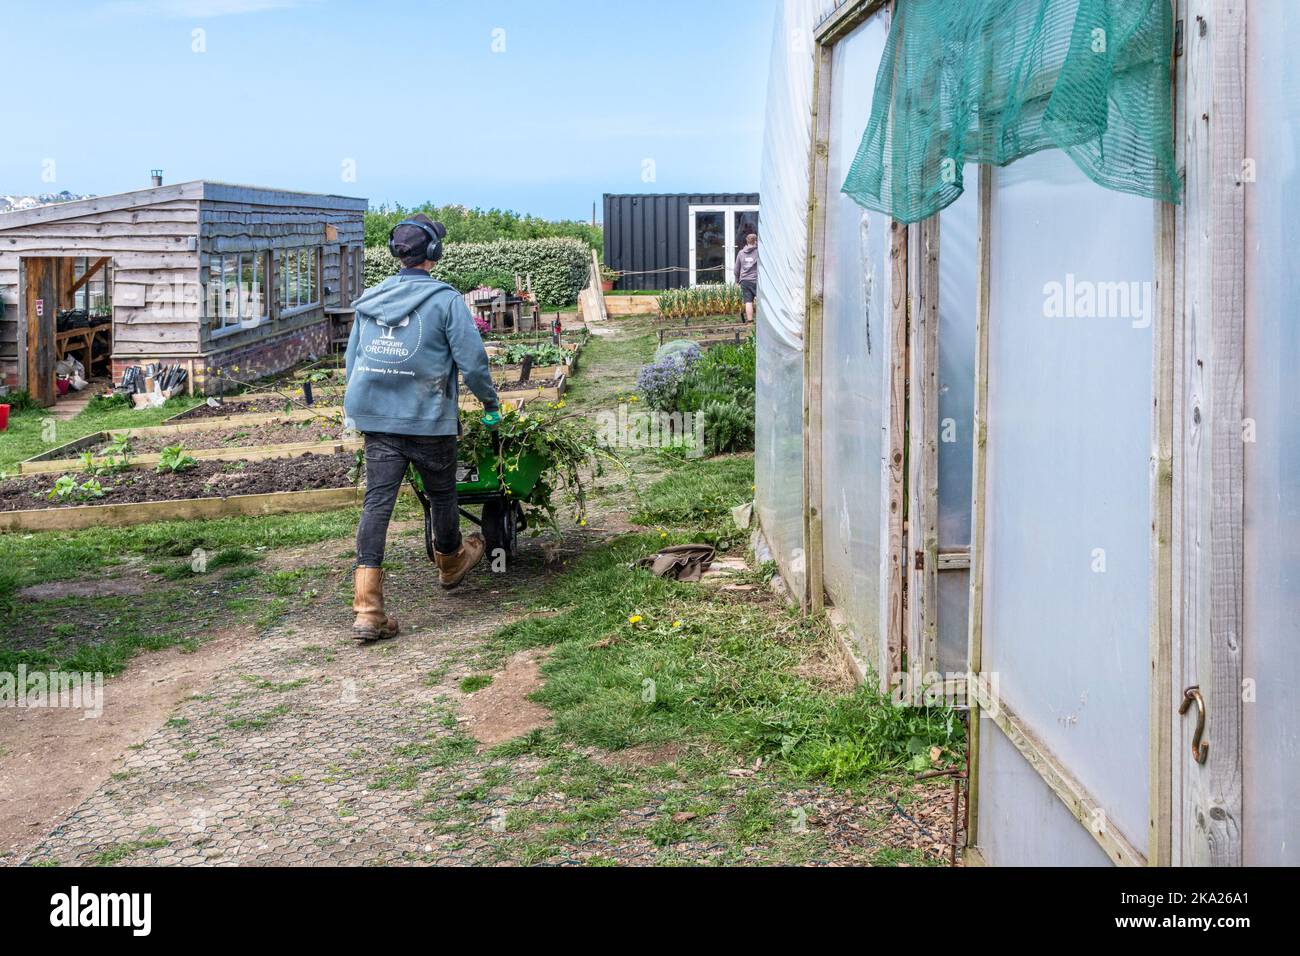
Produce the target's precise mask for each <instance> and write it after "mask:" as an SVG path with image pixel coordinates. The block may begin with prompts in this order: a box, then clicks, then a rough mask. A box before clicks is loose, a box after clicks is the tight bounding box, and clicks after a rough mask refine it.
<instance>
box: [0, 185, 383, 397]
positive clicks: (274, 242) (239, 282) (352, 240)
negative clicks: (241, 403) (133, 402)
mask: <svg viewBox="0 0 1300 956" xmlns="http://www.w3.org/2000/svg"><path fill="white" fill-rule="evenodd" d="M366 208H367V202H366V200H365V199H357V198H353V197H348V196H331V195H321V194H313V193H300V192H289V191H286V190H279V189H265V188H259V187H253V186H235V185H229V184H226V183H215V182H206V181H195V182H187V183H179V184H177V185H174V186H162V185H156V186H154V187H152V188H149V189H139V190H135V191H132V192H126V193H119V194H117V195H113V196H102V197H96V198H93V199H83V200H77V201H75V202H67V203H60V204H57V205H50V206H41V207H38V208H35V209H27V210H23V211H20V212H12V213H5V214H0V302H3V304H4V310H3V313H4V314H3V318H2V319H0V378H2V380H3V381H4V383H5V384H7V385H9V386H10V387H11V388H15V389H19V390H25V391H27V392H28V393H30V395H31V396H32V397H33V398H34V399H35V400H37V401H39V402H41V403H42V404H46V405H49V404H52V403H54V402H55V400H56V398H57V388H56V380H55V366H56V363H57V362H58V361H59V359H60V358H61V357H62V356H63V355H64V354H68V355H71V356H74V357H77V358H79V359H83V364H90V365H93V369H87V371H88V372H91V371H94V372H96V373H98V374H105V375H106V374H111V375H112V377H113V380H114V381H119V380H120V379H121V375H122V372H123V371H124V370H125V369H126V368H128V367H130V366H133V365H139V366H143V365H146V364H148V363H151V362H160V363H165V364H169V365H174V364H179V365H182V366H184V367H185V368H186V369H187V370H188V371H189V373H190V387H191V389H192V390H193V391H195V392H199V393H203V392H206V391H207V390H209V389H211V388H212V386H213V384H214V379H215V378H216V375H215V373H216V371H217V370H218V369H226V370H233V369H235V368H238V369H239V372H238V377H239V378H241V379H245V380H247V379H251V378H257V377H261V376H264V375H268V374H271V373H274V372H277V371H281V370H283V369H285V368H289V367H290V366H292V365H294V364H296V363H298V362H300V361H302V360H304V359H306V358H309V357H311V356H321V355H325V354H327V353H328V352H329V351H330V350H331V348H332V345H333V339H334V338H336V337H337V336H336V331H335V325H336V324H337V325H338V326H339V327H340V331H341V330H342V328H343V327H346V325H347V322H348V321H349V320H350V318H351V310H350V306H351V303H352V302H353V300H354V299H355V298H356V297H357V296H358V295H359V294H360V293H361V291H362V289H363V288H364V282H363V278H362V276H363V272H362V253H363V246H364V217H365V211H366ZM91 330H93V331H91Z"/></svg>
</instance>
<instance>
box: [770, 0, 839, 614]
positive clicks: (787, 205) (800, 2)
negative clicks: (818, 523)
mask: <svg viewBox="0 0 1300 956" xmlns="http://www.w3.org/2000/svg"><path fill="white" fill-rule="evenodd" d="M834 6H835V4H834V2H833V0H785V2H784V3H783V4H782V5H781V7H780V8H779V9H778V11H777V16H776V26H775V30H774V32H773V38H772V57H771V64H770V72H769V76H768V90H767V121H766V126H765V129H764V133H763V160H762V170H761V174H760V183H759V194H760V195H761V196H762V197H763V212H762V215H763V254H762V256H761V257H760V262H759V271H758V318H757V322H758V328H757V338H758V387H757V394H756V399H755V401H756V410H757V419H758V423H757V429H756V435H755V454H754V471H755V484H756V486H757V490H756V495H755V497H756V501H757V506H758V516H759V523H760V524H761V526H762V528H763V532H764V534H765V535H766V537H767V542H768V546H769V547H770V548H771V549H772V552H773V554H774V556H775V557H776V560H777V563H778V564H779V565H780V567H781V573H782V575H783V576H784V577H785V579H786V582H787V583H788V584H789V586H790V588H791V589H792V590H793V591H794V593H795V594H802V593H803V590H804V581H805V576H804V557H803V548H804V540H803V497H804V495H803V325H804V284H805V273H806V265H805V257H806V253H807V249H808V242H807V207H808V150H809V147H810V145H811V140H812V105H813V104H812V77H813V53H814V43H813V32H814V29H815V28H816V25H817V22H818V21H819V20H820V19H821V18H822V17H823V16H824V15H825V14H826V13H829V12H830V11H831V10H832V9H834Z"/></svg>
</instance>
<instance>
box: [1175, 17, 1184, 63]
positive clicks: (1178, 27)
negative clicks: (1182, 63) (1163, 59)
mask: <svg viewBox="0 0 1300 956" xmlns="http://www.w3.org/2000/svg"><path fill="white" fill-rule="evenodd" d="M1182 55H1183V21H1182V20H1179V21H1178V22H1177V23H1175V24H1174V56H1175V57H1179V56H1182Z"/></svg>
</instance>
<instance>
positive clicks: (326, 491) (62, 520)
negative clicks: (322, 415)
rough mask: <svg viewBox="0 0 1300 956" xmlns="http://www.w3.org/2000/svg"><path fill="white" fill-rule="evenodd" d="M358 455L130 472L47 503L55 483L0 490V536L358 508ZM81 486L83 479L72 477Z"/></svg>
mask: <svg viewBox="0 0 1300 956" xmlns="http://www.w3.org/2000/svg"><path fill="white" fill-rule="evenodd" d="M355 464H356V455H355V454H349V453H344V454H333V455H305V456H303V457H300V458H295V459H293V460H288V459H283V458H271V459H266V460H262V461H246V460H243V461H235V462H214V461H201V462H199V463H198V464H197V465H196V466H194V467H193V468H191V469H189V470H188V471H183V472H179V473H175V474H173V473H170V472H167V473H163V474H159V473H157V472H156V471H154V470H153V469H145V468H132V469H129V470H126V471H122V472H118V473H116V474H113V475H108V476H104V477H102V478H100V479H99V480H100V484H101V486H102V491H103V494H102V497H96V498H89V499H85V500H78V499H77V498H75V497H69V498H68V499H67V500H63V501H59V500H53V501H52V500H50V497H49V492H50V490H51V488H52V487H53V484H54V476H52V475H42V476H32V477H21V478H13V479H10V480H8V481H5V482H0V531H23V530H26V531H40V530H74V529H77V528H88V527H111V526H121V525H129V524H140V523H143V522H148V521H167V520H173V519H181V518H215V517H221V516H225V515H237V514H251V515H257V514H284V513H292V512H300V511H320V510H328V509H330V508H338V507H346V506H348V505H351V504H355V503H356V502H357V501H359V500H360V492H359V491H358V490H357V488H356V487H355V485H354V484H353V481H352V475H351V474H350V472H352V470H353V467H354V465H355ZM76 477H77V479H78V482H79V483H80V481H81V479H82V478H83V477H84V476H76Z"/></svg>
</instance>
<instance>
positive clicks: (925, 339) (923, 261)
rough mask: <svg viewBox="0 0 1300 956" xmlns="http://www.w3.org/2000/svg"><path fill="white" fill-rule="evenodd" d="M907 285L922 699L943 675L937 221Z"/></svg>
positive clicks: (915, 681)
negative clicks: (929, 681) (910, 291)
mask: <svg viewBox="0 0 1300 956" xmlns="http://www.w3.org/2000/svg"><path fill="white" fill-rule="evenodd" d="M909 234H910V236H911V237H912V249H911V251H910V253H909V256H908V272H909V284H910V285H911V286H912V287H913V288H914V289H915V290H916V292H915V295H914V296H913V299H912V305H913V308H911V309H910V310H909V311H908V316H909V320H908V364H909V369H910V374H909V375H908V383H909V389H908V407H909V420H908V436H909V443H910V448H911V452H910V455H909V456H908V457H909V467H910V470H911V475H910V479H911V480H910V481H909V483H908V519H907V559H908V564H907V567H908V578H909V580H910V582H911V587H910V588H909V589H908V630H907V633H908V655H907V669H908V674H909V676H910V678H911V686H912V691H913V694H914V695H915V699H916V701H917V702H918V703H919V702H920V699H921V695H922V692H923V690H924V678H925V675H927V674H934V673H937V672H938V669H939V645H938V628H937V619H938V615H937V612H936V609H937V607H938V601H939V523H938V504H939V379H938V366H939V217H938V215H934V216H931V217H929V218H928V219H926V220H925V221H923V222H921V223H919V224H918V225H917V226H916V228H914V229H911V230H909Z"/></svg>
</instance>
